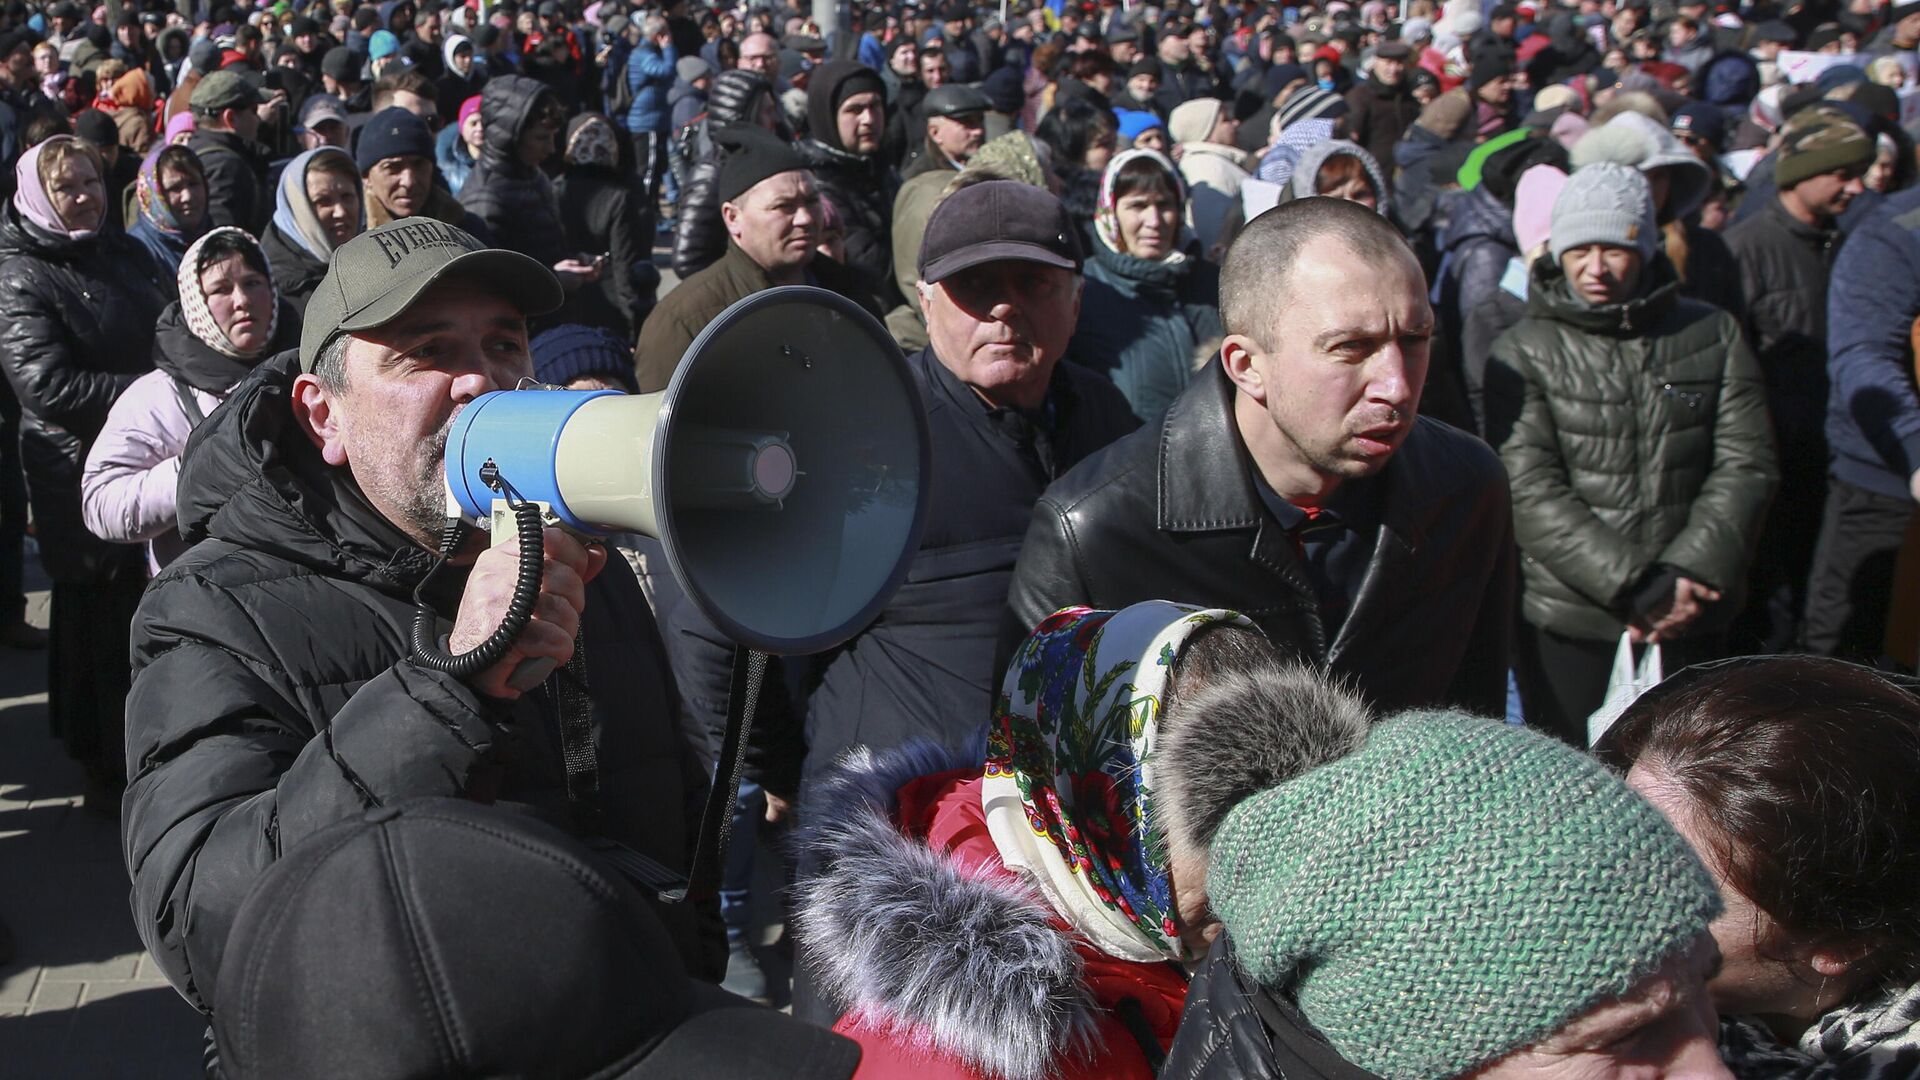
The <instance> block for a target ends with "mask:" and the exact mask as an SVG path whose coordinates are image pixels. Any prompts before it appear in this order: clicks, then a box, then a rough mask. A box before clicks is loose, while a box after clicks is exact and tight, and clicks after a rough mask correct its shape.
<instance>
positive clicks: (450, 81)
mask: <svg viewBox="0 0 1920 1080" xmlns="http://www.w3.org/2000/svg"><path fill="white" fill-rule="evenodd" d="M462 44H465V45H467V46H468V47H469V48H471V47H472V45H473V42H472V41H470V40H469V39H468V38H467V37H465V36H464V35H461V34H448V35H447V39H446V40H445V41H443V42H441V43H440V62H441V64H442V65H444V67H445V69H446V72H445V74H443V75H441V76H440V78H439V80H438V81H436V82H435V83H434V84H433V89H434V94H435V98H434V102H435V104H437V105H438V106H439V107H440V114H441V115H442V116H444V117H452V116H457V115H458V114H459V111H460V104H461V103H462V102H464V101H466V100H467V99H468V98H470V97H472V96H473V95H475V94H478V93H480V92H482V91H484V90H485V89H486V88H487V65H486V64H485V63H484V62H482V61H481V59H480V50H479V49H474V50H473V63H471V64H470V65H468V67H467V73H466V74H465V75H459V74H456V73H455V72H454V70H453V51H454V49H455V48H457V47H458V46H460V45H462ZM448 126H449V127H452V128H456V129H457V128H458V127H459V125H458V124H449V125H448ZM454 186H455V187H458V186H459V185H457V184H456V185H454Z"/></svg>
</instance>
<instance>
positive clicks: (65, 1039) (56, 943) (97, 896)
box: [0, 555, 205, 1080]
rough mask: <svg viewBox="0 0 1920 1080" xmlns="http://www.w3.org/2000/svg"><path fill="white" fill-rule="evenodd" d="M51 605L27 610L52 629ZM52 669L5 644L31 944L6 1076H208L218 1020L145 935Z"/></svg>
mask: <svg viewBox="0 0 1920 1080" xmlns="http://www.w3.org/2000/svg"><path fill="white" fill-rule="evenodd" d="M27 562H28V566H29V573H30V574H31V573H34V572H37V570H38V569H39V568H38V566H37V562H38V560H37V559H36V558H35V557H33V556H31V555H30V556H28V558H27ZM33 587H34V586H33V585H31V584H30V585H29V588H33ZM39 587H40V588H44V587H45V586H44V585H41V586H39ZM46 602H47V594H46V593H45V592H36V593H33V594H32V595H31V598H30V603H29V607H28V612H27V614H28V618H29V619H31V620H32V621H33V622H35V623H37V624H39V625H41V626H45V625H46ZM45 665H46V654H45V653H37V652H18V651H15V650H12V649H5V648H0V919H5V920H6V921H7V923H8V925H10V926H11V927H12V928H13V934H14V937H15V939H16V940H17V943H18V951H17V955H16V956H15V958H14V962H13V963H11V964H8V965H5V966H0V1080H42V1078H50V1077H61V1078H69V1077H70V1078H76V1080H79V1078H87V1080H91V1078H96V1077H98V1078H108V1077H142V1078H147V1077H153V1078H174V1077H178V1078H182V1080H185V1078H190V1077H196V1076H200V1075H202V1073H201V1069H200V1041H201V1033H202V1032H203V1031H204V1030H205V1024H204V1023H202V1022H201V1020H200V1017H199V1015H198V1014H197V1013H195V1012H194V1010H193V1009H192V1008H191V1007H189V1006H188V1005H187V1003H186V1002H185V1001H183V1000H181V998H180V996H179V995H178V994H176V993H174V992H173V989H172V988H171V987H169V986H168V985H167V984H166V981H165V980H164V979H162V978H161V977H160V974H159V972H157V971H155V970H154V968H153V966H152V965H153V962H152V960H151V959H149V958H148V957H147V955H146V952H145V951H144V950H143V949H142V948H141V947H140V939H139V938H138V937H137V936H135V934H134V931H133V921H132V918H131V916H130V915H129V914H128V910H127V872H126V869H125V867H124V865H123V864H122V863H121V859H120V834H119V829H118V826H117V825H116V824H115V823H113V822H111V821H108V820H106V819H104V818H101V817H98V816H95V815H94V814H91V813H89V812H87V811H85V810H83V809H81V808H80V806H79V802H80V791H81V777H80V769H79V767H78V766H76V765H74V763H73V762H71V761H69V760H67V757H66V755H65V753H64V752H63V751H62V749H61V747H60V744H59V743H58V742H56V741H55V740H54V739H52V738H51V737H49V736H48V734H47V695H46V667H45Z"/></svg>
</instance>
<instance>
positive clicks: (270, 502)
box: [179, 352, 464, 611]
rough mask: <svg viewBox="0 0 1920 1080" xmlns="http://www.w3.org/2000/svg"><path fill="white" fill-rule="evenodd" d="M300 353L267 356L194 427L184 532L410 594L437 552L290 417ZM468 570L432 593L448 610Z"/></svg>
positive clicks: (185, 476)
mask: <svg viewBox="0 0 1920 1080" xmlns="http://www.w3.org/2000/svg"><path fill="white" fill-rule="evenodd" d="M299 372H300V358H299V355H298V353H297V352H285V353H281V354H280V355H278V356H275V357H273V358H271V359H269V360H266V361H263V362H262V363H261V364H260V366H258V367H256V368H254V370H253V371H252V372H251V373H250V374H249V375H248V376H247V377H246V378H245V379H243V380H241V382H240V384H239V385H238V386H236V387H234V388H233V392H232V393H231V394H230V395H229V396H228V399H227V402H226V404H225V405H224V406H223V407H221V408H219V409H216V410H215V411H214V412H213V413H212V414H210V415H209V416H208V417H207V420H206V422H205V423H203V424H201V425H200V427H199V428H198V429H196V431H195V433H194V439H193V442H192V443H191V444H190V449H192V450H193V452H192V453H188V454H186V455H184V456H183V457H182V459H181V466H180V484H179V508H180V531H181V535H182V536H183V537H184V538H185V539H186V541H187V542H188V543H189V544H192V543H197V542H199V541H201V540H205V539H209V538H212V539H220V540H226V541H228V542H230V543H233V544H235V545H237V546H239V547H242V548H250V549H256V550H261V551H268V552H271V553H273V554H274V555H276V556H279V557H281V558H284V559H287V560H288V561H290V562H294V563H297V564H300V565H303V566H307V567H311V568H313V569H316V570H318V571H320V572H321V573H323V574H325V575H326V576H328V577H338V578H345V579H348V580H353V581H359V582H361V583H363V584H366V585H368V586H370V587H372V588H375V589H379V590H381V591H382V592H386V593H390V594H392V595H395V596H400V597H409V596H411V595H412V592H413V588H414V586H415V585H416V584H417V583H418V582H419V580H420V578H421V577H423V576H424V575H425V573H426V571H427V569H428V568H429V567H430V566H431V565H432V562H433V556H432V555H430V554H429V553H428V552H427V551H425V550H424V549H422V548H421V547H419V546H418V545H417V544H415V543H414V542H413V541H412V540H411V539H409V538H408V537H407V535H406V534H405V533H403V532H401V531H400V530H399V529H398V528H397V527H395V526H394V525H393V524H392V523H391V522H389V521H387V520H386V519H385V518H383V517H381V516H380V514H379V512H378V511H376V510H374V509H373V507H372V505H370V504H369V503H368V502H367V500H366V497H365V496H364V495H362V494H361V493H360V489H359V487H358V485H356V484H355V483H354V481H353V477H352V475H351V474H350V473H349V472H348V471H347V470H346V469H344V468H335V467H333V466H331V465H328V464H327V463H326V462H325V461H324V460H323V459H322V458H321V457H320V451H319V449H318V448H317V447H315V446H314V445H313V443H312V442H311V441H310V440H309V439H308V438H307V436H306V434H305V433H304V432H302V431H301V430H300V428H299V426H298V425H297V424H296V422H295V421H294V417H293V407H292V404H291V400H292V393H293V380H294V377H295V376H296V375H298V374H299ZM463 582H464V575H463V574H458V573H448V574H444V575H441V579H440V581H438V582H436V585H437V586H444V587H441V588H437V589H436V595H435V596H434V597H433V599H434V601H435V603H436V606H439V607H441V608H442V610H446V611H451V610H452V603H453V602H454V601H456V600H457V598H458V596H459V593H460V590H461V588H462V587H463Z"/></svg>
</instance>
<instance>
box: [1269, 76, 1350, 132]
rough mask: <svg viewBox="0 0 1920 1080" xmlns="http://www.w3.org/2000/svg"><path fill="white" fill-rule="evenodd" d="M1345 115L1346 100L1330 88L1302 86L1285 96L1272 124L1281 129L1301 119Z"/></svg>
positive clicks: (1334, 118) (1335, 118)
mask: <svg viewBox="0 0 1920 1080" xmlns="http://www.w3.org/2000/svg"><path fill="white" fill-rule="evenodd" d="M1345 115H1347V101H1346V99H1345V98H1343V97H1341V96H1340V95H1339V94H1336V93H1334V92H1333V91H1331V90H1322V89H1320V88H1319V87H1317V86H1308V87H1302V88H1301V89H1299V90H1296V91H1294V93H1293V95H1292V96H1291V97H1289V98H1287V103H1286V104H1285V105H1282V106H1280V111H1279V112H1278V113H1276V114H1275V115H1274V126H1275V127H1276V128H1278V129H1279V130H1281V131H1285V130H1286V129H1287V128H1289V127H1292V126H1293V125H1294V124H1297V123H1299V122H1300V121H1302V120H1312V119H1315V118H1316V117H1320V118H1325V119H1327V120H1338V119H1340V118H1341V117H1343V116H1345Z"/></svg>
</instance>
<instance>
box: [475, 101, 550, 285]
mask: <svg viewBox="0 0 1920 1080" xmlns="http://www.w3.org/2000/svg"><path fill="white" fill-rule="evenodd" d="M480 93H481V99H480V100H481V105H480V114H481V115H482V116H484V117H485V118H486V145H485V147H483V148H482V150H481V153H480V163H479V164H477V165H475V166H474V167H473V172H471V173H469V174H468V175H467V182H466V183H465V184H463V185H461V187H460V205H462V206H464V207H466V208H467V209H468V210H469V211H471V212H472V213H473V214H474V216H476V217H478V218H479V219H480V220H481V221H482V222H484V223H485V224H486V226H487V229H488V230H489V231H491V232H492V233H493V242H494V244H495V245H497V246H499V247H503V248H506V249H508V250H509V251H518V252H520V253H521V254H523V255H527V256H530V257H532V258H533V259H535V260H537V261H538V262H539V263H540V265H542V266H552V265H553V264H554V263H557V262H559V261H561V260H562V259H565V258H567V257H568V256H569V255H571V254H573V252H571V251H569V250H568V249H567V235H566V230H565V229H563V228H562V227H561V224H560V203H559V199H558V198H557V197H556V196H555V194H554V190H553V184H552V183H551V182H550V181H548V179H547V175H546V174H545V173H543V172H541V171H540V168H539V167H538V166H536V165H528V164H526V163H525V162H523V161H521V160H520V154H519V149H518V148H519V144H520V133H521V132H522V131H524V130H526V127H527V124H528V122H529V121H531V120H532V119H533V117H534V116H535V114H536V110H537V109H539V108H544V107H546V105H548V104H549V103H551V102H552V101H553V100H554V99H553V92H552V91H551V90H549V89H548V88H547V87H546V86H545V85H544V84H542V83H540V82H539V81H537V80H534V79H529V78H527V77H526V76H524V75H503V76H501V77H499V78H497V79H491V80H489V81H488V82H487V86H486V89H485V90H482V91H481V92H480ZM555 134H556V139H555V142H556V143H557V142H558V141H559V140H558V138H557V136H558V133H557V132H556V133H555Z"/></svg>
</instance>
